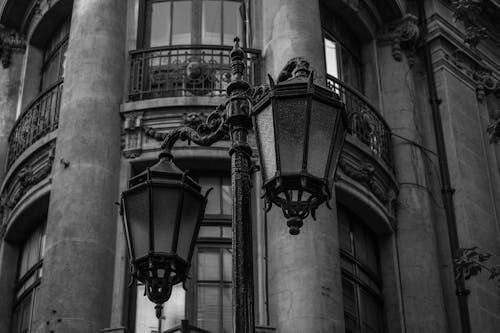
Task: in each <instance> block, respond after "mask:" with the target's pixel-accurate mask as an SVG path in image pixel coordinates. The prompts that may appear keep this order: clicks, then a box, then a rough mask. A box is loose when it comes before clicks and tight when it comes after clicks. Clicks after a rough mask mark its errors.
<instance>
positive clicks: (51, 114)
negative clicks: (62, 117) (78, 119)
mask: <svg viewBox="0 0 500 333" xmlns="http://www.w3.org/2000/svg"><path fill="white" fill-rule="evenodd" d="M62 90H63V81H62V80H61V81H59V82H57V83H56V84H54V85H53V86H52V87H50V88H49V89H47V90H46V91H44V92H43V93H42V94H40V95H39V96H37V98H35V99H34V100H33V101H32V102H31V103H30V104H29V105H28V107H27V108H26V109H25V110H24V112H23V113H22V114H21V115H20V116H19V118H18V119H17V121H16V123H15V124H14V127H13V128H12V131H11V132H10V135H9V154H8V158H7V169H8V168H10V166H11V165H12V164H13V163H14V161H15V160H16V159H17V158H18V157H19V156H20V155H21V154H22V153H23V152H24V151H25V150H26V149H27V148H29V147H30V146H31V145H32V144H33V143H35V142H36V141H37V140H39V139H40V138H42V137H43V136H45V135H47V134H48V133H50V132H52V131H54V130H55V129H57V126H58V124H59V109H60V106H61V95H62Z"/></svg>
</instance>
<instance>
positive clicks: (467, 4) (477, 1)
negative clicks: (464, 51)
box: [452, 0, 488, 47]
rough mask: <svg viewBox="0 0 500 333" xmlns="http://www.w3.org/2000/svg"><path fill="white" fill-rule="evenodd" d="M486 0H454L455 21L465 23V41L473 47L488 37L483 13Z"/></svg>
mask: <svg viewBox="0 0 500 333" xmlns="http://www.w3.org/2000/svg"><path fill="white" fill-rule="evenodd" d="M485 4H486V3H485V1H484V0H458V1H452V8H453V16H454V17H455V21H460V22H462V24H463V25H464V29H465V38H464V42H465V43H467V44H469V45H470V46H471V47H476V46H477V44H478V43H479V42H480V41H481V40H484V39H487V38H488V30H487V29H486V28H485V27H484V26H483V25H482V23H481V22H482V21H483V20H484V18H482V17H481V13H482V12H483V11H484V10H485Z"/></svg>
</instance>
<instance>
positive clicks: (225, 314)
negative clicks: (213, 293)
mask: <svg viewBox="0 0 500 333" xmlns="http://www.w3.org/2000/svg"><path fill="white" fill-rule="evenodd" d="M231 303H232V289H231V286H225V287H224V288H223V289H222V325H223V331H224V333H231V332H233V317H232V312H231V306H232V304H231Z"/></svg>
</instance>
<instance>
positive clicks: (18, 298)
mask: <svg viewBox="0 0 500 333" xmlns="http://www.w3.org/2000/svg"><path fill="white" fill-rule="evenodd" d="M45 227H46V223H45V222H44V223H42V224H40V225H38V226H37V227H36V228H34V229H33V230H32V231H31V232H30V233H29V234H28V237H26V238H25V239H24V241H23V242H22V243H21V244H20V246H19V252H18V253H19V255H18V258H17V268H16V271H17V272H16V280H15V287H14V295H15V296H14V302H13V305H12V308H11V309H12V312H11V318H12V322H11V325H10V330H9V332H10V333H26V332H31V329H32V322H33V314H34V313H35V311H36V309H35V305H36V299H37V295H38V292H37V290H38V287H39V286H40V284H41V281H42V267H43V256H44V253H45V251H44V249H45V239H46V233H45ZM35 234H36V236H37V239H36V241H37V244H35V246H36V247H37V250H36V261H35V262H34V263H33V264H32V265H31V266H30V267H28V268H27V270H26V272H24V274H22V275H20V274H21V269H22V268H21V265H22V262H23V257H24V251H26V249H27V245H28V243H29V242H31V241H32V237H33V236H35ZM29 250H30V249H29ZM29 250H28V251H29ZM32 277H34V279H33V281H32V282H31V283H30V284H28V285H27V283H28V281H29V280H30V279H31V278H32ZM22 288H25V290H23V291H22V292H21V293H20V294H19V291H20V290H21V289H22ZM28 299H29V307H30V309H29V319H28V326H27V330H19V329H20V328H19V324H20V322H19V321H18V320H19V317H18V316H19V315H20V316H21V323H22V322H23V321H24V318H23V315H24V309H23V306H25V304H24V303H25V302H26V301H27V300H28ZM15 326H17V327H15ZM21 329H22V328H21Z"/></svg>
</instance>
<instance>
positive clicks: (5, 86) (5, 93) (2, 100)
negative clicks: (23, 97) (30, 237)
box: [0, 31, 25, 332]
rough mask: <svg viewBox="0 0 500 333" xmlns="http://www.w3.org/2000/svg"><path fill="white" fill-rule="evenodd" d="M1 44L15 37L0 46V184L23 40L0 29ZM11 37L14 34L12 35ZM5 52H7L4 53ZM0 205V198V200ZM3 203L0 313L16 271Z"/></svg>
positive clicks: (0, 322) (4, 323)
mask: <svg viewBox="0 0 500 333" xmlns="http://www.w3.org/2000/svg"><path fill="white" fill-rule="evenodd" d="M0 34H1V36H0V38H1V39H2V44H3V45H9V41H15V40H19V41H21V43H20V44H19V45H17V46H18V47H12V46H16V45H13V44H10V45H11V47H10V48H9V47H8V46H7V48H5V49H3V50H2V55H3V57H2V60H3V62H4V63H3V64H1V65H0V184H1V183H2V182H3V180H4V176H5V173H6V171H7V170H5V167H6V161H7V154H8V150H9V134H10V131H11V130H12V127H13V126H14V123H15V121H16V110H17V103H18V98H19V90H20V86H21V69H22V67H23V65H22V64H23V55H24V50H25V47H24V46H25V43H24V41H22V40H21V39H18V36H17V35H16V34H13V35H11V32H9V31H1V32H0ZM12 37H15V38H14V39H12ZM7 52H8V54H7ZM0 205H1V202H0ZM2 209H3V207H1V206H0V295H2V301H1V302H0V313H4V314H10V313H12V302H13V298H14V287H15V278H16V272H17V255H18V253H17V252H18V251H17V249H16V248H15V247H14V246H12V245H11V244H8V243H6V242H5V241H4V240H3V237H4V232H5V228H6V225H3V223H4V221H3V212H2ZM10 320H11V316H10V315H2V316H0V332H8V331H9V327H10Z"/></svg>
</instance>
